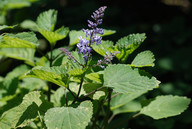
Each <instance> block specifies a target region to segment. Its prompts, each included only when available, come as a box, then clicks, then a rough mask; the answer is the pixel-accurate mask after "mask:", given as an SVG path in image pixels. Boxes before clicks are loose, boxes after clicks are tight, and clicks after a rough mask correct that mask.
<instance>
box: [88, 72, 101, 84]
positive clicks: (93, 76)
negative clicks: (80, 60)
mask: <svg viewBox="0 0 192 129" xmlns="http://www.w3.org/2000/svg"><path fill="white" fill-rule="evenodd" d="M85 77H86V78H88V79H90V80H92V81H95V82H97V83H101V84H102V83H103V72H96V73H90V74H86V75H85Z"/></svg>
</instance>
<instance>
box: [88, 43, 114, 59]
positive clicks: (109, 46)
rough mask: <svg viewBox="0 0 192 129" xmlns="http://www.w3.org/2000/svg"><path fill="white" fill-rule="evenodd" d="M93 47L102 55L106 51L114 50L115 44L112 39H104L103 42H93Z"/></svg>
mask: <svg viewBox="0 0 192 129" xmlns="http://www.w3.org/2000/svg"><path fill="white" fill-rule="evenodd" d="M92 47H93V50H94V51H96V52H97V53H99V54H100V55H102V56H104V55H106V52H107V53H110V52H114V46H113V42H112V41H102V42H101V44H99V45H96V44H93V45H92Z"/></svg>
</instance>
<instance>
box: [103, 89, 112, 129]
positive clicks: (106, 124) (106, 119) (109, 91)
mask: <svg viewBox="0 0 192 129" xmlns="http://www.w3.org/2000/svg"><path fill="white" fill-rule="evenodd" d="M111 93H112V89H110V88H108V101H107V102H108V104H107V112H106V116H105V118H104V123H103V128H102V129H107V127H108V119H109V115H110V102H111Z"/></svg>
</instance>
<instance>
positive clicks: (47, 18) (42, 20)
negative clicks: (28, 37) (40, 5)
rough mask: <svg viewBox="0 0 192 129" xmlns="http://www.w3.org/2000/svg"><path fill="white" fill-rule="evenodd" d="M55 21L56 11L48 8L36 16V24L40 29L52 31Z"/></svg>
mask: <svg viewBox="0 0 192 129" xmlns="http://www.w3.org/2000/svg"><path fill="white" fill-rule="evenodd" d="M56 21H57V11H56V10H53V9H50V10H48V11H45V12H43V13H41V14H40V15H39V16H38V18H37V25H38V27H39V28H40V29H43V30H47V31H53V30H54V28H55V24H56Z"/></svg>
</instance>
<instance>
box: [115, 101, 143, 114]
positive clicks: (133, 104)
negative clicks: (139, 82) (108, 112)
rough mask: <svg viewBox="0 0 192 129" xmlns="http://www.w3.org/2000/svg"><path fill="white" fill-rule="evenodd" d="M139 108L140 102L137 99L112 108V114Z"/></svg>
mask: <svg viewBox="0 0 192 129" xmlns="http://www.w3.org/2000/svg"><path fill="white" fill-rule="evenodd" d="M140 110H141V104H140V103H139V102H137V101H130V102H128V103H126V104H125V105H123V106H121V107H119V108H116V109H115V110H113V113H114V114H120V113H127V112H137V111H140Z"/></svg>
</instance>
